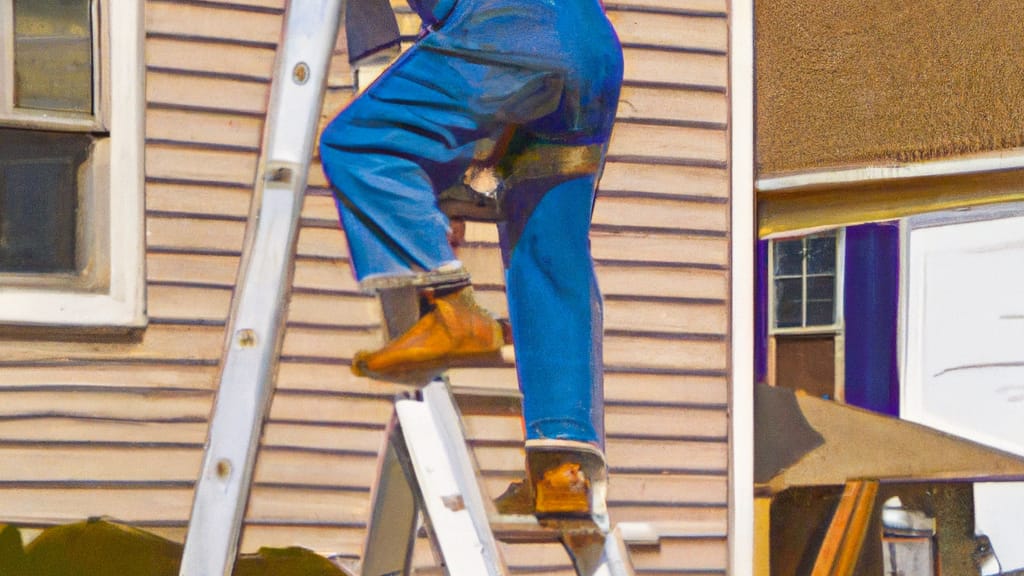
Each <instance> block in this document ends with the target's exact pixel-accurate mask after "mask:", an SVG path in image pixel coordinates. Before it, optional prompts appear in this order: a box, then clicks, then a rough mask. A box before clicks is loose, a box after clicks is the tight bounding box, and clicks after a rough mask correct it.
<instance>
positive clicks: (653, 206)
mask: <svg viewBox="0 0 1024 576" xmlns="http://www.w3.org/2000/svg"><path fill="white" fill-rule="evenodd" d="M594 224H598V225H606V226H634V227H638V228H664V229H666V230H679V229H684V230H701V231H708V232H722V233H724V232H725V231H726V230H728V228H729V205H728V204H724V203H710V202H691V201H686V200H661V199H652V198H616V197H602V196H599V197H598V200H597V203H596V205H595V207H594Z"/></svg>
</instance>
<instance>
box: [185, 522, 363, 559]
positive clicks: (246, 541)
mask: <svg viewBox="0 0 1024 576" xmlns="http://www.w3.org/2000/svg"><path fill="white" fill-rule="evenodd" d="M363 532H364V531H363V528H362V527H359V526H296V525H288V524H282V525H260V524H253V523H248V524H246V525H245V527H244V528H243V530H242V540H241V543H240V544H239V551H240V552H242V553H254V552H257V551H258V550H259V549H260V548H263V547H271V548H286V547H288V546H301V547H303V548H307V549H310V550H313V551H314V552H317V553H319V554H322V555H324V556H330V555H333V554H342V555H347V556H350V557H354V556H356V555H359V554H362V549H363V538H364V535H363ZM181 538H182V539H184V532H182V536H181Z"/></svg>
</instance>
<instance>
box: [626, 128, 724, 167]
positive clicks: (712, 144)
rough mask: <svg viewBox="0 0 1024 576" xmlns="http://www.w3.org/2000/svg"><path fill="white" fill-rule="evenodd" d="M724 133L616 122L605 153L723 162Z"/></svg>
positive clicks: (674, 159) (715, 130) (630, 156)
mask: <svg viewBox="0 0 1024 576" xmlns="http://www.w3.org/2000/svg"><path fill="white" fill-rule="evenodd" d="M726 136H727V134H726V132H725V130H721V129H707V128H687V127H679V126H658V125H649V124H624V123H619V124H616V125H615V130H614V131H613V132H612V139H611V142H610V143H609V144H608V155H609V156H611V157H616V156H625V157H629V158H651V159H669V160H673V161H688V162H709V163H711V162H714V163H717V162H722V163H724V162H725V161H726V158H727V156H728V149H729V147H728V139H727V137H726Z"/></svg>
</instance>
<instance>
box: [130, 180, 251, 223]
mask: <svg viewBox="0 0 1024 576" xmlns="http://www.w3.org/2000/svg"><path fill="white" fill-rule="evenodd" d="M251 198H252V191H251V190H248V189H246V188H237V187H230V186H217V185H213V184H189V183H184V182H174V183H164V182H149V183H148V184H146V209H147V210H149V211H150V212H176V213H181V214H196V215H201V216H214V217H216V216H232V217H236V218H247V217H248V216H249V203H250V200H251Z"/></svg>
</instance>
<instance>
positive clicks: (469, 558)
mask: <svg viewBox="0 0 1024 576" xmlns="http://www.w3.org/2000/svg"><path fill="white" fill-rule="evenodd" d="M477 478H478V469H477V466H476V462H475V460H474V458H473V456H472V454H471V452H470V450H469V449H468V447H467V445H466V439H465V435H464V433H463V430H462V419H461V416H460V414H459V411H458V408H457V406H456V405H455V402H454V399H453V398H452V395H451V393H450V391H449V389H448V386H447V384H446V383H445V382H444V381H443V380H441V379H438V380H435V381H434V382H431V383H430V384H429V385H427V386H426V387H425V388H423V389H422V390H420V391H419V392H418V393H417V394H415V395H411V396H407V397H403V398H399V399H397V400H396V401H395V413H394V416H393V417H392V419H391V422H390V424H389V426H388V430H387V440H386V444H385V447H384V448H383V449H382V451H381V455H380V457H379V460H378V479H377V482H376V484H375V486H374V489H373V494H372V496H371V500H372V513H371V518H370V526H369V530H368V532H367V538H366V545H365V548H364V553H363V558H362V562H361V564H360V565H359V567H358V569H357V570H355V571H354V572H353V574H358V575H359V576H388V575H393V574H403V575H404V574H409V573H410V570H411V562H412V549H413V544H414V541H415V539H416V532H417V526H418V522H417V512H419V513H421V514H422V519H423V525H424V527H425V529H426V531H427V535H428V536H429V538H430V542H431V544H432V546H433V548H434V552H435V555H436V557H437V558H438V560H439V562H440V564H441V566H442V567H443V569H444V571H445V573H446V574H449V575H450V576H477V575H479V576H484V575H486V576H504V575H507V574H509V571H508V568H507V567H506V565H505V562H504V559H503V558H502V555H501V550H500V549H499V548H498V545H497V541H498V540H504V541H506V542H509V543H524V542H554V541H558V542H561V543H562V545H563V546H564V547H565V549H566V551H567V552H568V554H569V557H570V559H571V560H572V561H573V564H574V566H575V569H576V572H577V574H579V575H580V576H632V574H633V569H632V564H631V563H630V560H629V554H628V552H627V550H626V546H625V543H624V540H623V538H622V534H621V532H620V531H619V530H617V529H616V530H612V531H611V532H610V533H607V534H606V533H604V532H602V531H600V530H598V529H597V528H596V527H594V526H593V525H592V524H590V523H587V522H579V521H568V522H566V523H553V524H546V525H541V523H539V522H538V521H537V519H536V518H535V517H533V516H499V515H497V513H496V512H495V511H494V507H493V506H492V505H490V504H489V502H487V501H485V499H484V498H483V496H482V495H481V492H480V488H479V484H478V482H477Z"/></svg>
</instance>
